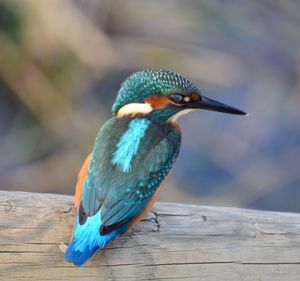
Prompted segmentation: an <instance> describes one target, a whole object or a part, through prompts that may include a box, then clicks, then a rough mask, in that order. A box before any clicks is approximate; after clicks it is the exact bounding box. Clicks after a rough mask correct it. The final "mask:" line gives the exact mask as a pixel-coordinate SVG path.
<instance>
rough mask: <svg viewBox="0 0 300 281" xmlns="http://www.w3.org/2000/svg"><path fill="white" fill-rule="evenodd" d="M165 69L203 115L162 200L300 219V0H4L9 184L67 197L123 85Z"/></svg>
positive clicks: (185, 121) (2, 100)
mask: <svg viewBox="0 0 300 281" xmlns="http://www.w3.org/2000/svg"><path fill="white" fill-rule="evenodd" d="M145 68H163V69H169V70H173V71H176V72H179V73H181V74H183V75H185V76H186V77H188V78H190V79H191V80H192V81H193V82H194V83H195V84H196V85H198V86H199V87H200V89H202V91H203V93H205V94H206V95H207V96H209V97H211V98H215V99H218V100H220V101H223V102H226V103H228V104H231V105H234V106H236V107H239V108H241V109H243V110H245V111H248V112H249V113H250V116H249V117H237V116H230V115H225V114H220V113H213V112H207V111H201V112H200V111H199V112H195V113H192V114H191V115H188V116H185V117H183V118H182V119H181V120H180V121H179V122H180V125H181V127H182V131H183V143H182V149H181V153H180V156H179V158H178V161H177V164H176V166H175V168H174V169H173V171H172V175H171V177H170V180H169V182H168V184H167V186H166V188H165V190H164V191H163V193H162V195H161V197H160V200H162V201H174V202H184V203H195V204H205V205H222V206H238V207H247V208H258V209H266V210H278V211H296V212H299V211H300V204H299V201H300V200H299V199H300V124H299V121H300V110H299V109H300V1H297V0H295V1H291V0H285V1H279V0H272V1H271V0H252V1H247V0H210V1H200V0H198V1H197V0H184V1H183V0H182V1H178V0H164V1H157V0H152V1H146V0H143V1H142V0H122V1H121V0H103V1H101V0H90V1H84V0H61V1H59V0H51V1H40V0H15V1H14V0H7V1H3V0H1V1H0V188H1V189H5V190H21V191H33V192H51V193H64V194H72V193H73V191H74V186H75V183H76V174H77V172H78V170H79V168H80V166H81V164H82V162H83V160H84V158H85V157H86V155H87V154H88V153H89V152H90V150H91V149H92V146H93V141H94V137H95V135H96V133H97V132H98V129H99V127H100V126H101V125H102V124H103V123H104V122H105V120H107V119H108V118H110V116H111V113H110V108H111V105H112V103H113V99H114V97H115V95H116V93H117V91H118V88H119V85H120V83H121V82H122V81H123V80H124V79H125V78H126V77H127V76H128V75H129V74H131V73H132V72H134V71H136V70H140V69H145Z"/></svg>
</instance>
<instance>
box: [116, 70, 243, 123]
mask: <svg viewBox="0 0 300 281" xmlns="http://www.w3.org/2000/svg"><path fill="white" fill-rule="evenodd" d="M194 109H206V110H213V111H219V112H224V113H231V114H239V115H245V114H246V113H245V112H243V111H241V110H239V109H236V108H234V107H231V106H228V105H225V104H223V103H220V102H217V101H215V100H212V99H209V98H206V97H205V96H203V95H202V93H201V92H200V90H199V89H198V88H196V87H195V86H194V85H193V84H192V83H191V82H190V81H189V80H188V79H186V78H184V77H183V76H181V75H179V74H177V73H175V72H171V71H166V70H144V71H140V72H136V73H134V74H132V75H131V76H130V77H128V78H127V79H126V80H125V81H124V82H123V84H122V85H121V88H120V90H119V93H118V96H117V98H116V101H115V103H114V104H113V107H112V112H113V114H115V115H117V116H118V117H119V118H122V117H123V116H127V115H131V116H140V115H147V117H148V118H150V119H152V120H157V121H167V120H175V119H176V118H177V117H178V116H180V115H182V114H186V113H188V112H190V111H192V110H194Z"/></svg>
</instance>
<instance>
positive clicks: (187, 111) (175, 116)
mask: <svg viewBox="0 0 300 281" xmlns="http://www.w3.org/2000/svg"><path fill="white" fill-rule="evenodd" d="M195 110H196V109H184V110H181V111H179V112H177V113H176V114H174V115H173V116H171V117H170V118H169V119H168V121H169V122H175V121H176V120H177V119H178V118H179V117H181V116H183V115H186V114H188V113H190V112H192V111H195Z"/></svg>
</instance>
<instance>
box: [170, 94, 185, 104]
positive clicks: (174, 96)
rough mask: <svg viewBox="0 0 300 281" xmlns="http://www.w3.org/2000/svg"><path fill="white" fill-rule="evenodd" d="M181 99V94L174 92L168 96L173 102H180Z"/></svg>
mask: <svg viewBox="0 0 300 281" xmlns="http://www.w3.org/2000/svg"><path fill="white" fill-rule="evenodd" d="M182 99H183V96H182V95H180V94H174V95H171V96H170V100H171V101H173V102H176V103H179V102H181V101H182Z"/></svg>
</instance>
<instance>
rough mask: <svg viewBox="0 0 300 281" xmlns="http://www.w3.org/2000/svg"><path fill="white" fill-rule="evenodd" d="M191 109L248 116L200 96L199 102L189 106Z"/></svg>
mask: <svg viewBox="0 0 300 281" xmlns="http://www.w3.org/2000/svg"><path fill="white" fill-rule="evenodd" d="M188 107H189V108H201V109H206V110H212V111H218V112H224V113H229V114H238V115H247V113H246V112H244V111H242V110H239V109H237V108H234V107H232V106H229V105H226V104H224V103H221V102H218V101H215V100H212V99H209V98H207V97H205V96H202V95H201V96H199V100H197V101H194V102H191V103H190V104H189V105H188Z"/></svg>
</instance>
